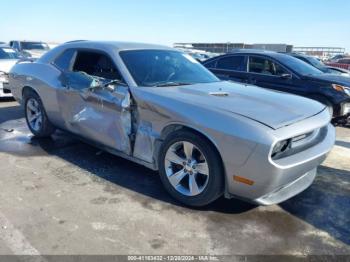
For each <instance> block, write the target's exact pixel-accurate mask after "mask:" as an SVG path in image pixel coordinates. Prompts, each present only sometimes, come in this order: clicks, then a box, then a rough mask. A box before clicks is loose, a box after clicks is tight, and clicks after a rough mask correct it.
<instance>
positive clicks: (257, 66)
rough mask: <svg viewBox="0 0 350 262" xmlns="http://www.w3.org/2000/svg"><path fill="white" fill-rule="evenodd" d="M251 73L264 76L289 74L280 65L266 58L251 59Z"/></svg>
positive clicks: (251, 57)
mask: <svg viewBox="0 0 350 262" xmlns="http://www.w3.org/2000/svg"><path fill="white" fill-rule="evenodd" d="M249 72H252V73H257V74H264V75H275V76H279V75H283V74H287V73H288V72H287V71H286V70H285V69H284V68H283V67H282V66H280V65H279V64H277V63H274V62H273V61H271V60H270V59H267V58H264V57H254V56H250V57H249Z"/></svg>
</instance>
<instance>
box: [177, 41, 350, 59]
mask: <svg viewBox="0 0 350 262" xmlns="http://www.w3.org/2000/svg"><path fill="white" fill-rule="evenodd" d="M174 47H176V48H185V49H196V50H203V51H206V52H211V53H219V54H222V53H229V52H231V51H232V50H234V49H262V50H269V51H275V52H283V53H290V52H299V53H304V54H307V55H312V56H318V57H319V58H322V59H325V58H329V57H332V56H334V55H339V54H345V48H342V47H293V45H289V44H245V43H230V42H227V43H176V44H174Z"/></svg>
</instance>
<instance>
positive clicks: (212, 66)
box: [204, 59, 218, 68]
mask: <svg viewBox="0 0 350 262" xmlns="http://www.w3.org/2000/svg"><path fill="white" fill-rule="evenodd" d="M217 61H218V60H217V59H215V60H214V61H210V62H208V63H204V66H205V67H206V68H216V62H217Z"/></svg>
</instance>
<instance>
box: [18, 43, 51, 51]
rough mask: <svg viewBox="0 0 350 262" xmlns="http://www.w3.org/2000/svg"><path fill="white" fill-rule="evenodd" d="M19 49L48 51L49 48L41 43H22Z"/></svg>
mask: <svg viewBox="0 0 350 262" xmlns="http://www.w3.org/2000/svg"><path fill="white" fill-rule="evenodd" d="M21 47H22V49H24V50H33V49H36V50H48V49H49V46H48V45H47V44H45V43H41V42H22V43H21Z"/></svg>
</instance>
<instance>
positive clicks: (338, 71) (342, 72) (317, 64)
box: [287, 53, 350, 77]
mask: <svg viewBox="0 0 350 262" xmlns="http://www.w3.org/2000/svg"><path fill="white" fill-rule="evenodd" d="M287 54H288V55H291V56H293V57H295V58H298V59H300V60H302V61H304V62H306V63H308V64H310V65H312V66H314V67H316V68H317V69H319V70H321V71H322V72H323V73H328V74H336V75H342V76H347V77H350V71H348V70H346V69H342V68H338V67H334V66H328V65H325V64H324V63H323V62H322V61H320V60H319V59H317V58H316V57H314V56H309V55H304V54H299V53H287Z"/></svg>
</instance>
